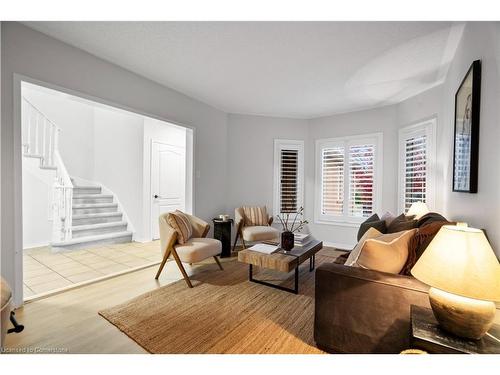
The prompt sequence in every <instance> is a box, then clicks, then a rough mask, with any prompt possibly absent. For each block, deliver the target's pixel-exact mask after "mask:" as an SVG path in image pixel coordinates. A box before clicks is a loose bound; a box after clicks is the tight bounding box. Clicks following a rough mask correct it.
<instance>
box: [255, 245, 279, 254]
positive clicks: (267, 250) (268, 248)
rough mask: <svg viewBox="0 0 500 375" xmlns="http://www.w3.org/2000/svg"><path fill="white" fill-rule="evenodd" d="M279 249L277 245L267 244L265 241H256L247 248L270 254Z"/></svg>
mask: <svg viewBox="0 0 500 375" xmlns="http://www.w3.org/2000/svg"><path fill="white" fill-rule="evenodd" d="M278 249H279V246H278V245H268V244H265V243H258V244H256V245H253V246H251V247H249V248H248V250H252V251H257V252H259V253H264V254H272V253H274V252H275V251H276V250H278Z"/></svg>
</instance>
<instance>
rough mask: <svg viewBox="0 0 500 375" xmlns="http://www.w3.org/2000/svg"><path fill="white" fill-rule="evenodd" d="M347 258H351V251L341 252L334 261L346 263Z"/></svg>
mask: <svg viewBox="0 0 500 375" xmlns="http://www.w3.org/2000/svg"><path fill="white" fill-rule="evenodd" d="M347 258H349V253H344V254H341V255H339V256H338V257H337V258H335V260H334V261H333V263H335V264H345V262H346V260H347Z"/></svg>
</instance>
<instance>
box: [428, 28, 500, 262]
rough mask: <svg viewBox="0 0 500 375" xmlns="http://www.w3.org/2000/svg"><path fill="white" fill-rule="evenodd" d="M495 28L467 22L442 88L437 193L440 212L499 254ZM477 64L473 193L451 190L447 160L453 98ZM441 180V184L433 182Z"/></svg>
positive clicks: (499, 96) (499, 86) (498, 38)
mask: <svg viewBox="0 0 500 375" xmlns="http://www.w3.org/2000/svg"><path fill="white" fill-rule="evenodd" d="M499 44H500V28H499V26H498V23H481V22H470V23H467V25H466V28H465V31H464V35H463V38H462V41H461V43H460V45H459V48H458V51H457V54H456V56H455V58H454V59H453V63H452V65H451V67H450V70H449V73H448V76H447V78H446V81H445V83H444V85H443V92H442V101H441V113H440V115H441V119H442V125H443V128H442V131H441V132H440V133H438V160H439V164H440V165H442V166H443V172H442V174H441V175H440V179H441V181H438V185H440V186H441V187H442V189H441V191H440V192H438V195H439V194H441V195H442V196H443V197H444V207H443V208H444V212H445V213H446V214H447V215H448V216H449V217H452V218H453V219H455V220H460V221H466V222H468V223H469V224H470V225H472V226H474V227H478V228H485V229H486V231H487V233H488V236H489V239H490V242H491V244H492V246H493V248H494V249H495V250H496V253H497V255H500V231H499V229H500V224H499V223H500V192H499V186H500V173H499V172H500V171H499V165H500V152H499V149H500V147H499V146H500V142H499V140H500V110H499V108H500V107H499V101H500V81H499V77H500V72H499V69H500V57H499V49H500V46H499ZM476 59H481V61H482V79H481V112H480V136H479V180H478V192H477V194H467V193H453V192H452V191H451V181H452V170H453V169H452V160H453V126H454V96H455V92H456V90H457V88H458V87H459V85H460V82H461V81H462V79H463V77H464V76H465V74H466V72H467V70H468V69H469V67H470V65H471V64H472V62H473V61H474V60H476ZM439 182H441V184H439Z"/></svg>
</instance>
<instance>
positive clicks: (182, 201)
mask: <svg viewBox="0 0 500 375" xmlns="http://www.w3.org/2000/svg"><path fill="white" fill-rule="evenodd" d="M151 151H152V154H151V228H152V229H153V230H152V234H153V239H158V238H160V231H159V226H158V217H159V216H160V215H161V214H163V213H165V212H172V211H175V210H181V211H184V210H185V207H186V151H185V149H184V148H182V147H177V146H171V145H167V144H164V143H160V142H154V141H153V142H152V145H151Z"/></svg>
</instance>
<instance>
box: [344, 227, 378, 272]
mask: <svg viewBox="0 0 500 375" xmlns="http://www.w3.org/2000/svg"><path fill="white" fill-rule="evenodd" d="M381 235H382V232H380V231H379V230H377V229H376V228H368V230H367V231H366V232H365V234H363V237H361V239H360V240H359V241H358V243H357V244H356V246H354V249H352V250H351V253H350V254H349V257H348V258H347V260H346V261H345V265H346V266H352V265H354V264H355V263H356V261H357V260H358V257H359V254H360V253H361V249H362V248H363V245H364V244H365V241H366V240H369V239H371V238H377V237H379V236H381Z"/></svg>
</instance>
